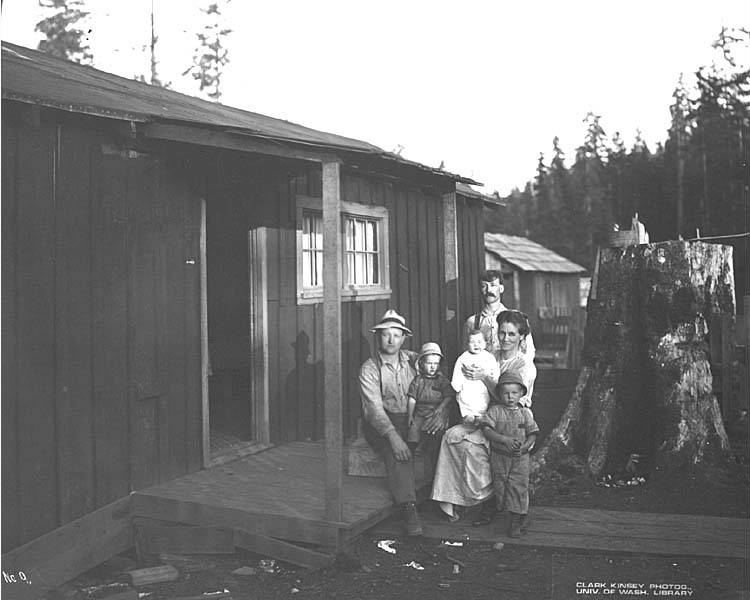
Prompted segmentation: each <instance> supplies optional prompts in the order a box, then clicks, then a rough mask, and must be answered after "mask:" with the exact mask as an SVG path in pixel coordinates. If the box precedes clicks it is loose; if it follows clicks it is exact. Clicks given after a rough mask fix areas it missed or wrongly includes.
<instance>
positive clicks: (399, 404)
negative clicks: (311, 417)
mask: <svg viewBox="0 0 750 600" xmlns="http://www.w3.org/2000/svg"><path fill="white" fill-rule="evenodd" d="M372 332H373V333H374V334H375V342H376V352H375V356H374V357H373V358H368V359H367V360H366V361H365V362H364V364H363V365H362V368H361V369H360V371H359V388H360V393H361V396H362V413H363V416H364V419H365V423H366V427H365V436H366V437H367V441H368V442H369V443H370V444H371V445H372V446H373V447H374V448H375V449H376V450H377V451H378V452H380V453H381V454H382V455H383V458H384V460H385V468H386V473H387V477H388V487H389V488H390V491H391V494H393V500H394V502H395V503H396V504H398V505H400V506H401V508H402V510H403V514H404V519H405V521H406V530H407V533H408V534H409V535H421V534H422V526H421V524H420V522H419V516H418V514H417V508H416V491H415V486H414V457H413V456H412V453H411V451H410V450H409V446H407V444H406V439H407V433H408V428H409V424H408V413H407V398H406V393H407V391H408V390H409V384H411V381H412V379H414V376H415V375H416V374H417V371H416V364H415V359H416V354H415V353H414V352H411V351H408V350H402V349H401V346H403V344H404V341H405V339H406V337H407V336H410V335H411V330H410V329H409V328H408V327H407V326H406V319H404V317H402V316H401V315H400V314H398V313H397V312H396V311H395V310H393V309H389V310H388V311H386V313H385V314H384V315H383V318H382V319H380V321H379V322H378V323H377V324H376V325H375V326H374V327H373V328H372Z"/></svg>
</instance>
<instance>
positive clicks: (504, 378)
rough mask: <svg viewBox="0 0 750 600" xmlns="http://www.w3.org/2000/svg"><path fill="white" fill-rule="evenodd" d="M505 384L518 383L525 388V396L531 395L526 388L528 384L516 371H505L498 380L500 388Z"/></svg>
mask: <svg viewBox="0 0 750 600" xmlns="http://www.w3.org/2000/svg"><path fill="white" fill-rule="evenodd" d="M504 383H517V384H518V385H520V386H521V387H522V388H523V395H524V396H525V395H526V394H528V393H529V388H527V387H526V384H525V383H524V382H523V378H522V377H521V375H520V374H519V373H516V372H515V371H505V373H503V374H502V375H500V377H499V378H498V380H497V387H500V386H501V385H503V384H504Z"/></svg>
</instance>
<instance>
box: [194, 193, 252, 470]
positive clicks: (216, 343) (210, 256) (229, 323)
mask: <svg viewBox="0 0 750 600" xmlns="http://www.w3.org/2000/svg"><path fill="white" fill-rule="evenodd" d="M206 265H207V273H206V281H207V305H208V306H207V316H208V411H209V419H208V420H209V427H210V449H211V457H212V458H215V457H216V456H217V455H219V454H221V453H223V452H225V451H227V450H232V449H236V448H237V447H239V446H243V445H246V444H247V443H248V442H252V441H253V432H254V428H253V414H254V411H253V398H252V382H251V377H252V359H251V348H250V322H249V319H250V317H249V311H248V303H249V301H250V298H249V280H248V235H247V223H246V218H245V213H244V210H242V208H241V206H239V203H238V202H236V201H235V202H233V201H232V200H231V199H226V198H215V199H214V200H213V201H210V202H207V203H206Z"/></svg>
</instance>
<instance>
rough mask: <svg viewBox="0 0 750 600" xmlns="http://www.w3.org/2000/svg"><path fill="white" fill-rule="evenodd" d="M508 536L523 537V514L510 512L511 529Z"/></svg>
mask: <svg viewBox="0 0 750 600" xmlns="http://www.w3.org/2000/svg"><path fill="white" fill-rule="evenodd" d="M508 537H512V538H520V537H521V515H519V514H518V513H510V529H509V530H508Z"/></svg>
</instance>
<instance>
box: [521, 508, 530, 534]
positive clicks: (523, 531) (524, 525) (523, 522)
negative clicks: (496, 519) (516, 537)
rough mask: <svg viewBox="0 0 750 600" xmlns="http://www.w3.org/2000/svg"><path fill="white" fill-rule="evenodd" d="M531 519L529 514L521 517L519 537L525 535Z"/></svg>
mask: <svg viewBox="0 0 750 600" xmlns="http://www.w3.org/2000/svg"><path fill="white" fill-rule="evenodd" d="M530 521H531V519H530V518H529V514H528V513H527V514H525V515H521V535H526V532H527V531H528V530H529V522H530Z"/></svg>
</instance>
